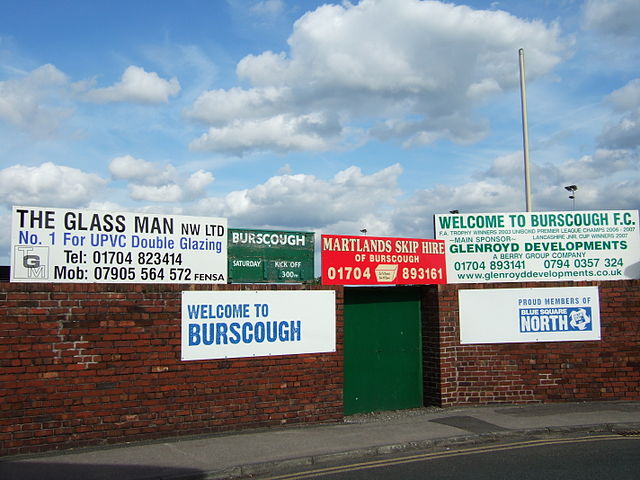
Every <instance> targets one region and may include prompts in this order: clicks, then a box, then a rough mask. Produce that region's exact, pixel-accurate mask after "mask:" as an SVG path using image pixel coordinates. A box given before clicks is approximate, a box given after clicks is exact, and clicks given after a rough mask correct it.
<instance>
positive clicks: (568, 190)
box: [564, 185, 578, 210]
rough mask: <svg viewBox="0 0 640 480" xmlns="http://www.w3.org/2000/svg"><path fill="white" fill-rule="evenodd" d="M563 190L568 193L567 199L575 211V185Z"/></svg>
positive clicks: (576, 188) (576, 187)
mask: <svg viewBox="0 0 640 480" xmlns="http://www.w3.org/2000/svg"><path fill="white" fill-rule="evenodd" d="M564 189H565V190H566V191H567V192H569V198H570V199H571V200H572V201H573V209H574V210H575V209H576V190H578V186H577V185H567V186H566V187H564Z"/></svg>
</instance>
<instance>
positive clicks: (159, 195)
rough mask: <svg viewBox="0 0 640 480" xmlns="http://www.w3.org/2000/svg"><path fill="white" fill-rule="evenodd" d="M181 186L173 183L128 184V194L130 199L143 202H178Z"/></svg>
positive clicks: (180, 195) (180, 197)
mask: <svg viewBox="0 0 640 480" xmlns="http://www.w3.org/2000/svg"><path fill="white" fill-rule="evenodd" d="M182 195H183V194H182V188H180V186H178V185H176V184H175V183H174V184H169V185H160V186H155V185H138V184H132V185H130V186H129V196H130V197H131V199H132V200H137V201H144V202H167V203H171V202H178V201H180V200H182Z"/></svg>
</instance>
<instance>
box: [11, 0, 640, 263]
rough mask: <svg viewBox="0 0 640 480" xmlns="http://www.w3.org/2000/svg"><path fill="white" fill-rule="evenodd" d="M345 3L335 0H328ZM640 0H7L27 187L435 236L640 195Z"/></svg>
mask: <svg viewBox="0 0 640 480" xmlns="http://www.w3.org/2000/svg"><path fill="white" fill-rule="evenodd" d="M326 2H331V0H326ZM639 47H640V2H638V1H637V0H587V1H578V0H575V1H574V0H509V1H502V2H501V1H482V0H477V1H468V2H466V3H442V2H438V1H420V0H362V1H360V2H358V1H355V0H353V1H352V2H340V1H339V0H335V1H333V2H332V3H325V2H324V1H315V0H303V1H300V0H263V1H259V0H226V1H225V0H217V1H205V0H181V1H180V2H175V1H170V0H153V1H152V0H137V1H135V2H131V1H121V0H110V1H108V2H107V1H103V2H87V1H84V0H60V1H57V2H50V1H44V0H1V1H0V203H1V206H0V227H1V228H0V264H3V265H8V263H9V243H10V238H9V237H10V236H9V233H10V212H11V207H12V206H13V205H33V206H36V205H39V206H48V207H69V208H92V209H109V210H114V211H146V212H161V213H172V214H184V215H198V216H215V217H226V218H228V221H229V226H231V227H237V228H269V229H285V230H303V231H315V232H317V233H318V234H319V233H334V234H357V233H358V232H359V230H360V229H362V228H366V229H367V230H368V232H369V235H376V236H400V237H421V238H432V237H433V226H432V216H433V214H435V213H446V212H448V211H450V210H452V209H457V210H459V211H460V212H462V213H472V212H499V211H503V212H512V211H522V210H524V209H525V198H524V193H523V192H524V174H523V154H522V124H521V108H520V89H519V73H518V50H519V49H520V48H523V49H524V52H525V61H526V78H527V97H528V114H529V115H528V118H529V137H530V162H531V183H532V190H533V210H535V211H554V210H556V211H557V210H570V209H571V208H572V203H571V200H569V199H568V193H567V192H566V190H565V189H564V186H566V185H569V184H576V185H578V191H577V195H576V209H579V210H592V209H596V210H600V209H637V208H639V206H640V195H639V194H640V173H639V172H640V168H639V167H640V165H639V164H640V162H639V152H640V48H639Z"/></svg>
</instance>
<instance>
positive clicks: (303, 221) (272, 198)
mask: <svg viewBox="0 0 640 480" xmlns="http://www.w3.org/2000/svg"><path fill="white" fill-rule="evenodd" d="M401 173H402V167H401V166H400V165H398V164H395V165H392V166H390V167H387V168H385V169H382V170H380V171H378V172H375V173H373V174H371V175H365V174H363V173H362V170H361V169H360V168H358V167H350V168H348V169H346V170H343V171H341V172H338V173H337V174H336V175H335V176H334V177H333V178H332V179H331V180H329V181H325V180H321V179H318V178H316V177H314V176H313V175H302V174H298V175H279V176H274V177H271V178H270V179H268V180H267V181H266V182H264V183H262V184H260V185H257V186H256V187H254V188H252V189H246V190H238V191H234V192H231V193H229V194H227V195H226V196H224V197H222V198H218V197H212V198H207V199H203V200H201V201H200V202H199V203H198V207H197V211H198V214H207V215H216V216H223V217H227V218H229V219H230V220H229V221H230V223H232V224H234V225H243V226H253V227H262V228H267V227H270V226H271V227H274V226H278V227H280V228H293V227H295V228H313V229H323V228H326V227H328V226H330V225H333V224H337V223H344V222H347V223H349V224H354V225H355V224H360V223H361V222H362V221H364V220H363V219H364V218H370V217H371V216H374V217H375V216H377V217H380V218H383V217H384V211H385V210H388V209H389V207H390V206H391V205H393V204H394V203H395V202H396V200H397V196H398V195H399V189H398V185H397V180H398V177H399V176H400V174H401ZM360 228H362V227H360Z"/></svg>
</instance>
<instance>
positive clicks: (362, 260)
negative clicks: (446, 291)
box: [321, 235, 447, 285]
mask: <svg viewBox="0 0 640 480" xmlns="http://www.w3.org/2000/svg"><path fill="white" fill-rule="evenodd" d="M321 241H322V283H323V284H324V285H417V284H436V283H437V284H441V283H442V284H443V283H446V282H447V271H446V262H445V256H444V252H445V246H444V242H443V241H441V240H425V239H415V238H387V237H367V236H348V235H322V240H321Z"/></svg>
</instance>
